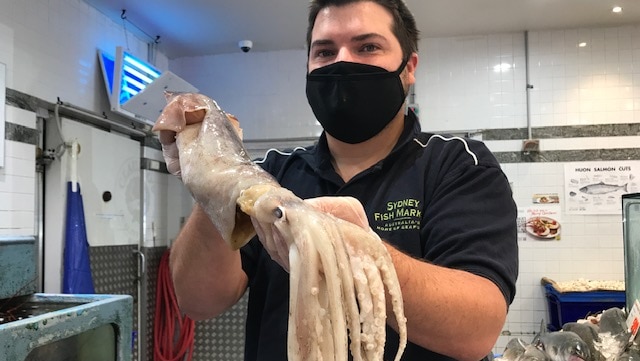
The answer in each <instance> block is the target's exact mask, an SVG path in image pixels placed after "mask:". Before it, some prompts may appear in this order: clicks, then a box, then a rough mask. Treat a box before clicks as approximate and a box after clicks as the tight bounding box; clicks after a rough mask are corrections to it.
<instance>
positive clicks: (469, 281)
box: [385, 244, 507, 361]
mask: <svg viewBox="0 0 640 361" xmlns="http://www.w3.org/2000/svg"><path fill="white" fill-rule="evenodd" d="M385 245H387V249H389V252H390V254H391V258H392V259H393V263H394V265H395V268H396V272H397V274H398V279H399V281H400V286H401V288H402V293H403V299H404V311H405V315H406V317H407V330H408V338H409V341H411V342H413V343H415V344H418V345H420V346H422V347H425V348H427V349H429V350H432V351H434V352H438V353H441V354H444V355H447V356H450V357H453V358H455V359H458V360H476V361H477V360H480V359H481V358H482V357H484V356H486V355H487V354H488V353H489V352H490V350H491V348H492V347H493V346H494V343H495V341H496V339H497V337H498V335H499V334H500V331H501V330H502V326H503V324H504V321H505V318H506V310H507V306H506V302H505V300H504V297H503V295H502V293H501V292H500V290H499V289H498V287H497V286H496V285H495V284H494V283H493V282H491V281H489V280H488V279H486V278H483V277H480V276H477V275H474V274H471V273H469V272H465V271H459V270H453V269H448V268H444V267H439V266H435V265H432V264H429V263H427V262H424V261H423V260H418V259H415V258H412V257H410V256H407V255H406V254H404V253H402V252H400V251H398V250H397V249H395V248H393V246H390V245H388V244H385ZM390 319H393V318H390ZM392 327H394V328H395V326H394V325H392Z"/></svg>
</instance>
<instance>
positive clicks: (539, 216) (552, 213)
mask: <svg viewBox="0 0 640 361" xmlns="http://www.w3.org/2000/svg"><path fill="white" fill-rule="evenodd" d="M518 220H519V221H518V240H521V241H559V240H560V237H561V233H562V225H561V220H562V219H561V208H560V205H559V204H547V205H543V204H535V205H533V206H531V207H528V208H519V209H518Z"/></svg>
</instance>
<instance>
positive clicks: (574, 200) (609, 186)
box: [564, 161, 640, 214]
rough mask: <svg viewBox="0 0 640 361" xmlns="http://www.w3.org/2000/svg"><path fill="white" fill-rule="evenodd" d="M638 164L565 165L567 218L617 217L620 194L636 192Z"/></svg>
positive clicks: (614, 162)
mask: <svg viewBox="0 0 640 361" xmlns="http://www.w3.org/2000/svg"><path fill="white" fill-rule="evenodd" d="M639 177H640V161H609V162H579V163H567V164H566V165H565V166H564V179H565V188H564V189H565V202H564V203H565V205H566V208H565V211H566V213H567V214H621V209H622V201H621V199H622V198H621V197H622V195H623V194H627V193H636V192H640V183H639V182H638V179H639Z"/></svg>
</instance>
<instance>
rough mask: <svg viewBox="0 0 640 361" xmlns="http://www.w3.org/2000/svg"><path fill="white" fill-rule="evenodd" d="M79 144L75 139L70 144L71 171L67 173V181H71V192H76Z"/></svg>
mask: <svg viewBox="0 0 640 361" xmlns="http://www.w3.org/2000/svg"><path fill="white" fill-rule="evenodd" d="M78 147H79V144H78V141H77V140H76V139H74V140H73V142H72V143H71V164H70V167H71V170H70V172H69V180H70V181H71V191H72V192H77V191H78V153H79V150H78Z"/></svg>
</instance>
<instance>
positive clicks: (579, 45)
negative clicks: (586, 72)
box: [578, 41, 587, 48]
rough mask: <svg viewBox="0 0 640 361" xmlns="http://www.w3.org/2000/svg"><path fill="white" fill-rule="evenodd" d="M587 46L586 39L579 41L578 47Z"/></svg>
mask: <svg viewBox="0 0 640 361" xmlns="http://www.w3.org/2000/svg"><path fill="white" fill-rule="evenodd" d="M586 46H587V43H585V42H584V41H583V42H581V43H578V47H580V48H584V47H586Z"/></svg>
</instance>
